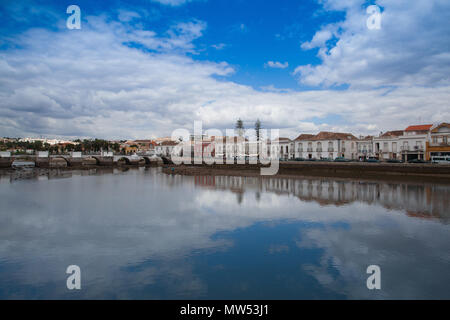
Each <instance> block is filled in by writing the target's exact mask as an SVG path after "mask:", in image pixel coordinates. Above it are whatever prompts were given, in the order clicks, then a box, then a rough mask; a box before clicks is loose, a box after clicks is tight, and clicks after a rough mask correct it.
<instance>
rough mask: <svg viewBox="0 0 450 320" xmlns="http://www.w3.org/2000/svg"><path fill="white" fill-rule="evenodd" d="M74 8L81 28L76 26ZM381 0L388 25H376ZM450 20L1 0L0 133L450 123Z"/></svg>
mask: <svg viewBox="0 0 450 320" xmlns="http://www.w3.org/2000/svg"><path fill="white" fill-rule="evenodd" d="M70 4H76V5H78V6H79V7H80V9H81V18H82V23H81V25H82V28H81V30H68V29H67V28H66V25H65V22H66V19H67V17H68V16H69V15H68V14H67V13H66V8H67V6H69V5H70ZM372 4H377V5H378V6H379V7H380V8H381V10H382V16H381V22H382V23H381V29H380V30H369V29H368V28H367V25H366V20H367V18H368V17H369V15H368V14H367V13H366V8H367V7H368V6H369V5H372ZM449 18H450V5H449V4H448V2H446V1H443V0H431V1H428V0H427V1H425V0H418V1H415V2H414V3H410V2H409V1H404V0H398V1H394V0H379V1H364V0H342V1H337V0H305V1H289V0H280V1H256V0H247V1H244V0H192V1H185V0H153V1H152V0H141V1H138V0H133V1H107V2H105V1H81V0H80V1H75V2H70V3H69V2H67V3H65V2H61V1H28V2H27V1H21V2H20V3H17V2H15V1H3V2H2V4H1V9H0V19H2V25H1V27H0V63H1V64H0V83H1V84H2V87H3V89H0V97H1V98H2V100H3V102H0V116H1V118H0V135H1V136H6V135H10V136H11V135H13V136H14V135H16V136H17V135H20V136H23V135H31V136H36V135H38V136H74V137H75V136H90V137H93V136H97V137H105V138H106V137H111V138H113V137H116V138H133V137H136V138H144V137H149V136H157V135H169V134H170V133H171V131H172V130H174V129H176V128H180V127H185V128H188V129H191V128H192V126H193V121H194V120H201V121H203V123H204V127H205V128H219V129H224V128H232V127H233V124H234V122H235V120H236V119H237V118H242V119H244V121H246V123H248V126H252V123H253V122H254V121H255V120H256V118H260V119H261V120H262V122H263V125H264V126H265V127H267V128H280V129H281V130H282V134H283V135H287V136H290V137H295V136H296V135H298V134H299V133H302V132H309V133H314V132H318V131H320V130H330V131H347V132H352V133H354V134H359V133H361V134H367V133H372V134H374V133H378V132H379V131H384V130H390V129H402V128H403V127H405V126H406V125H409V124H411V123H418V122H437V121H446V120H447V121H448V118H449V110H450V108H449V105H448V103H446V101H448V100H450V99H449V96H448V95H449V90H448V86H449V82H450V81H449V76H448V75H449V71H450V58H449V49H450V48H449V43H450V41H449V36H448V27H449V22H448V21H449ZM66 75H70V77H69V81H67V79H66V80H64V79H65V78H66ZM425 104H426V105H425Z"/></svg>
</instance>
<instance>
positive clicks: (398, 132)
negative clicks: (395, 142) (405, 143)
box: [380, 130, 403, 138]
mask: <svg viewBox="0 0 450 320" xmlns="http://www.w3.org/2000/svg"><path fill="white" fill-rule="evenodd" d="M402 135H403V130H394V131H388V132H385V133H383V134H382V135H381V136H380V137H384V138H387V137H399V136H402Z"/></svg>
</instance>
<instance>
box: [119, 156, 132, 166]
mask: <svg viewBox="0 0 450 320" xmlns="http://www.w3.org/2000/svg"><path fill="white" fill-rule="evenodd" d="M122 160H125V164H131V161H130V159H128V158H127V157H120V158H119V159H117V163H119V162H120V161H122Z"/></svg>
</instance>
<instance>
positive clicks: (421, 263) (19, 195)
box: [0, 170, 450, 298]
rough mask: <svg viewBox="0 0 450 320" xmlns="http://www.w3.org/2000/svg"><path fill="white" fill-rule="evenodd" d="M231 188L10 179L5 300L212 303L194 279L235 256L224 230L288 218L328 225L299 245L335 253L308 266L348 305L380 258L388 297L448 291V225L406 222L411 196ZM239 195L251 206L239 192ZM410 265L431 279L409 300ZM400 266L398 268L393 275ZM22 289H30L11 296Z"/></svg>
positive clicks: (117, 178) (133, 179) (0, 250)
mask: <svg viewBox="0 0 450 320" xmlns="http://www.w3.org/2000/svg"><path fill="white" fill-rule="evenodd" d="M219 181H220V180H219ZM230 181H232V184H233V185H232V188H231V190H230V189H227V188H226V186H225V187H220V186H219V187H217V188H216V187H214V188H210V187H209V188H194V186H195V185H197V184H196V182H195V180H194V179H192V178H190V177H180V176H168V175H164V174H160V173H158V172H157V171H155V170H150V171H145V172H141V171H130V172H128V173H121V174H115V175H111V174H108V175H101V176H94V177H84V176H75V177H72V178H71V179H61V180H52V179H51V180H48V181H41V180H39V181H35V182H33V183H30V181H19V182H15V183H13V184H4V183H0V200H1V201H0V208H1V212H2V214H1V215H0V220H1V221H0V237H1V240H2V241H0V270H1V271H0V283H2V284H7V283H8V284H9V286H4V285H2V286H0V287H3V289H0V297H8V298H11V297H21V296H31V297H41V298H43V297H49V298H52V297H89V298H136V297H139V296H141V297H144V296H145V298H173V297H176V298H180V297H184V298H186V297H187V298H189V297H190V298H197V297H205V296H207V294H208V283H207V280H206V279H204V278H202V275H201V274H197V273H196V271H195V267H194V264H195V257H196V255H200V254H202V253H204V252H218V251H223V250H232V249H233V238H227V237H221V236H216V235H217V234H220V232H221V231H233V230H237V229H244V228H248V227H249V226H252V225H254V224H255V223H258V222H264V223H271V222H273V223H275V227H276V223H278V222H279V221H294V222H295V221H300V222H307V223H310V224H311V225H312V226H314V223H318V224H320V225H323V226H324V227H323V228H314V227H311V226H310V227H308V228H306V229H302V230H303V231H302V232H301V233H300V234H299V235H298V239H294V240H296V241H297V243H298V247H299V248H320V249H323V250H324V254H323V256H322V259H321V262H320V263H319V264H318V265H317V264H309V265H308V264H305V265H303V266H302V268H304V270H305V272H308V273H309V274H310V275H312V276H313V277H315V278H316V279H317V281H319V283H321V284H322V285H323V286H325V287H327V288H329V289H330V290H335V291H337V292H342V291H345V293H346V294H347V296H348V297H358V298H360V297H369V298H370V297H371V296H370V293H368V292H367V291H368V290H367V289H366V288H365V280H364V279H365V277H366V275H365V267H367V263H368V262H369V261H370V263H371V264H377V263H379V265H380V266H381V267H382V270H383V284H384V283H386V287H385V288H386V290H384V291H383V293H384V294H385V297H404V296H408V295H411V296H414V294H419V293H417V292H414V289H421V288H424V289H427V288H435V287H436V286H437V287H438V288H440V287H439V283H437V282H438V280H437V279H447V278H446V276H447V274H444V275H442V277H440V278H439V277H435V278H433V279H435V281H436V282H433V281H429V284H428V285H427V283H425V281H426V279H427V277H426V274H427V272H428V270H429V271H430V272H441V273H436V274H442V272H443V269H444V267H447V268H448V266H449V258H448V255H445V253H443V252H450V250H449V249H450V248H449V243H450V241H448V240H449V233H448V231H449V230H448V226H446V225H444V224H441V223H439V221H440V220H439V219H438V220H434V221H433V220H430V221H426V220H423V219H416V218H411V217H409V216H407V215H405V214H404V213H403V212H404V211H403V210H401V209H399V208H401V206H402V203H404V202H402V201H404V200H403V198H402V195H403V194H404V193H402V192H400V191H399V196H398V197H397V198H396V199H399V201H400V202H398V203H394V204H393V206H392V207H393V208H395V209H392V210H391V211H388V210H386V208H385V206H384V207H382V206H380V205H379V203H380V197H378V198H375V200H374V201H373V202H369V201H362V202H360V201H358V198H356V200H353V201H349V202H346V204H345V205H339V206H332V207H330V204H328V205H327V206H326V207H323V204H322V203H321V202H320V201H309V198H310V197H309V196H310V195H311V193H312V194H313V195H316V194H317V195H320V197H326V196H327V192H330V193H329V194H328V196H329V198H332V201H335V200H336V199H337V201H342V199H344V200H345V199H347V198H349V197H350V196H351V197H353V196H354V195H355V194H358V192H361V189H363V188H358V190H354V188H355V187H354V186H355V184H354V183H353V184H350V186H351V187H350V188H351V189H352V190H351V191H349V190H350V189H348V187H347V186H345V187H342V185H341V184H340V183H338V182H337V183H336V184H335V183H334V182H328V183H327V184H324V182H322V184H321V185H322V188H321V189H320V191H319V192H318V190H319V188H318V187H317V185H319V183H318V182H317V181H312V182H311V181H309V180H306V181H302V180H300V182H301V186H300V184H299V183H297V184H296V183H294V182H290V181H283V182H276V183H273V184H272V185H271V184H266V185H264V183H265V182H263V181H255V180H250V181H249V180H247V179H245V178H242V179H240V180H237V179H232V180H231V179H230ZM238 183H240V184H241V185H244V187H239V184H238ZM290 185H291V187H290ZM356 186H357V185H356ZM275 187H276V188H278V189H277V190H274V188H275ZM289 188H295V189H291V190H295V192H290V191H289V190H290V189H289ZM371 188H375V190H376V188H378V190H384V189H382V187H380V186H379V187H377V186H372V187H371ZM239 189H240V190H241V191H240V194H241V195H242V199H241V202H240V203H239V202H238V201H236V193H235V192H236V190H239ZM299 190H301V192H302V193H299ZM324 190H327V192H325V191H324ZM328 190H329V191H328ZM412 190H415V192H416V194H417V190H416V189H412ZM377 192H379V191H377ZM442 192H443V194H444V195H446V194H447V193H448V189H444V190H438V191H435V193H438V194H437V195H436V194H433V193H432V196H431V197H428V198H426V199H431V203H429V205H431V206H432V207H433V208H435V202H434V201H435V199H438V200H437V201H441V198H442V195H441V194H440V193H442ZM256 193H259V196H258V197H257V198H255V194H256ZM359 194H361V193H359ZM366 194H370V195H372V194H373V193H371V192H366ZM381 194H383V191H381ZM419 194H423V192H422V191H419ZM299 195H301V196H299ZM302 197H307V199H306V198H305V199H302ZM333 197H336V198H333ZM370 197H372V196H370ZM388 198H389V199H393V198H392V196H389V197H388ZM419 198H420V197H419ZM419 200H420V199H419ZM390 201H391V202H392V201H393V200H390ZM368 203H369V204H374V205H368ZM417 203H419V204H420V203H422V202H420V201H418V202H417ZM343 225H345V226H347V227H345V228H344V227H342V226H343ZM289 250H290V249H289V247H288V249H287V250H286V245H285V244H279V243H274V244H272V246H270V247H269V248H268V249H267V250H266V252H267V254H273V255H277V254H283V253H287V252H289ZM374 260H375V261H374ZM427 262H430V263H429V264H427ZM409 263H413V266H409V269H408V270H409V271H407V272H410V273H411V275H412V276H413V277H412V281H415V279H414V277H417V276H418V275H419V276H420V277H421V278H422V279H421V280H419V281H418V282H412V283H411V284H410V285H408V284H405V283H402V284H401V286H404V287H405V288H406V289H407V290H408V291H407V292H406V291H405V290H406V289H404V290H401V289H400V288H401V286H400V285H399V286H397V287H395V288H391V287H389V285H388V283H392V286H394V284H395V283H396V282H395V275H396V274H397V275H398V274H399V272H400V269H399V268H400V266H401V267H405V268H406V267H407V266H408V265H409ZM69 264H79V265H80V267H81V268H82V270H83V277H84V281H85V283H86V286H87V290H82V291H81V292H80V293H76V294H72V293H68V292H67V290H66V289H65V277H66V275H65V273H64V270H65V268H66V267H67V265H69ZM390 265H392V266H395V268H397V269H398V270H397V269H396V270H392V271H389V269H385V267H383V266H390ZM330 266H331V267H332V268H335V270H334V271H336V270H337V271H338V274H334V273H333V270H331V271H330ZM384 270H386V271H384ZM385 273H386V274H385ZM362 278H364V279H362ZM402 279H403V278H402ZM362 280H364V281H362ZM361 281H362V282H361ZM387 281H389V282H387ZM421 281H422V282H423V283H422V282H421ZM447 282H448V281H447ZM11 283H15V284H17V286H18V287H21V288H24V289H22V290H19V289H16V292H14V293H12V292H9V291H6V290H7V288H8V287H10V286H11ZM358 283H362V284H363V287H362V288H360V287H359V286H357V285H356V284H358ZM352 284H354V285H352ZM397 284H398V282H397ZM30 288H31V289H30ZM39 288H41V290H35V289H39ZM149 288H152V289H149ZM380 294H381V293H380ZM440 294H443V293H442V292H440ZM419 297H420V294H419ZM275 298H276V297H275Z"/></svg>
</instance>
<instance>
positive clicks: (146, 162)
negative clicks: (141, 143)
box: [142, 156, 152, 165]
mask: <svg viewBox="0 0 450 320" xmlns="http://www.w3.org/2000/svg"><path fill="white" fill-rule="evenodd" d="M142 158H143V159H144V161H145V164H146V165H149V164H151V163H152V162H151V161H150V158H149V157H145V156H144V157H142Z"/></svg>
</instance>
